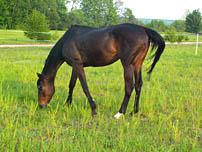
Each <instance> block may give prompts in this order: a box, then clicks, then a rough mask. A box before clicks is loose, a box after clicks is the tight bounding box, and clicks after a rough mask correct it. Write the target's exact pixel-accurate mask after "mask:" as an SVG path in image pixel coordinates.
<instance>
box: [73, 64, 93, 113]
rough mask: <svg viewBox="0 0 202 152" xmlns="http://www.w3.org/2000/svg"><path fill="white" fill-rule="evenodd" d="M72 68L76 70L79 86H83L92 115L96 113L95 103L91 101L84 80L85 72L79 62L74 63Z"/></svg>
mask: <svg viewBox="0 0 202 152" xmlns="http://www.w3.org/2000/svg"><path fill="white" fill-rule="evenodd" d="M73 68H75V70H76V74H77V76H78V78H79V80H80V82H81V86H82V88H83V91H84V93H85V95H86V96H87V98H88V102H89V103H90V106H91V109H92V116H94V115H96V114H97V113H96V104H95V102H94V101H93V98H92V97H91V94H90V91H89V89H88V85H87V82H86V76H85V72H84V69H83V66H82V65H80V64H76V65H75V66H74V67H73Z"/></svg>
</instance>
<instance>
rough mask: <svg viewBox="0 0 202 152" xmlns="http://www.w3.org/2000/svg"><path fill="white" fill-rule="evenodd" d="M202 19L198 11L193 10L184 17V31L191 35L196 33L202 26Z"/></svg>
mask: <svg viewBox="0 0 202 152" xmlns="http://www.w3.org/2000/svg"><path fill="white" fill-rule="evenodd" d="M201 21H202V17H201V13H200V11H199V10H193V12H191V13H188V14H187V16H186V21H185V25H186V31H187V32H191V33H198V32H199V31H200V30H201V26H202V22H201Z"/></svg>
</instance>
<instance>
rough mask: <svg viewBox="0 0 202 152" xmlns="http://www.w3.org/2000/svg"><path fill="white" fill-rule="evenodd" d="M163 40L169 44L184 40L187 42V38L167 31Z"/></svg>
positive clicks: (172, 31) (173, 31)
mask: <svg viewBox="0 0 202 152" xmlns="http://www.w3.org/2000/svg"><path fill="white" fill-rule="evenodd" d="M164 39H165V40H166V41H169V42H171V43H173V42H182V41H183V40H186V41H187V40H189V38H188V37H187V36H184V35H179V34H177V32H176V31H175V30H168V31H167V32H166V33H165V36H164Z"/></svg>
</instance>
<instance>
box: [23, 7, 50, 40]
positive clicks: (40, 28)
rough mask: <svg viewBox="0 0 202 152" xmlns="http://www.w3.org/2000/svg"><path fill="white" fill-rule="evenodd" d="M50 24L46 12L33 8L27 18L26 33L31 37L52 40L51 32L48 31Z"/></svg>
mask: <svg viewBox="0 0 202 152" xmlns="http://www.w3.org/2000/svg"><path fill="white" fill-rule="evenodd" d="M48 31H49V25H48V21H47V20H46V17H45V15H44V14H42V13H40V12H39V11H36V10H33V12H32V13H31V14H30V15H28V17H27V19H26V20H25V32H24V34H25V35H26V36H27V37H29V38H30V39H37V40H50V39H51V34H50V33H48Z"/></svg>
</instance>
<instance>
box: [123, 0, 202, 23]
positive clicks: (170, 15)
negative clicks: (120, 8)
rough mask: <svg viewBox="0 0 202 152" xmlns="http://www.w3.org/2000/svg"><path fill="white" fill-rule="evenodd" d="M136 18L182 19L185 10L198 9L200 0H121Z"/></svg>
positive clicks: (201, 6)
mask: <svg viewBox="0 0 202 152" xmlns="http://www.w3.org/2000/svg"><path fill="white" fill-rule="evenodd" d="M122 1H123V3H124V6H125V7H128V8H130V9H132V11H133V14H134V15H135V17H136V18H149V19H184V18H185V14H186V12H187V10H190V11H192V10H194V9H200V12H201V13H202V0H122Z"/></svg>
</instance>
